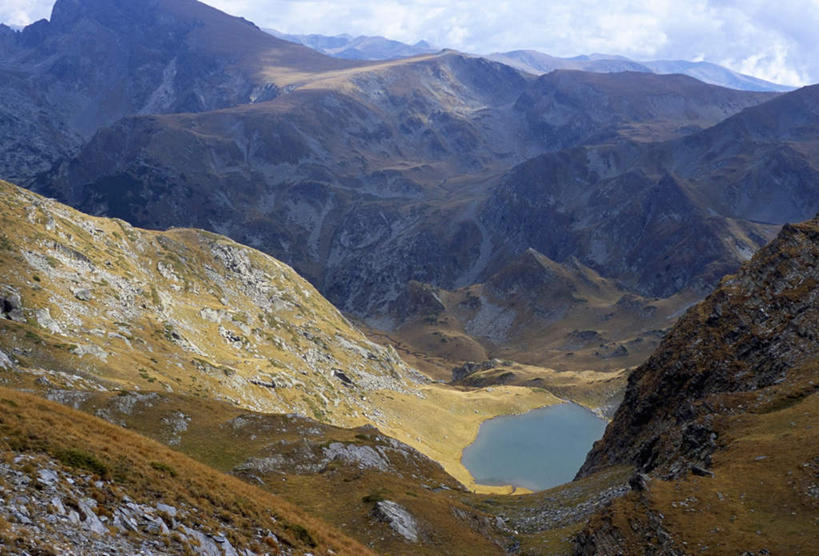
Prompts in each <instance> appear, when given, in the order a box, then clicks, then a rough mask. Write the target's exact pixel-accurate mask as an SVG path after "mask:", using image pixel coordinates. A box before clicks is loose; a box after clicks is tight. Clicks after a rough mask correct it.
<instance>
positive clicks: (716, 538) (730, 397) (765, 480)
mask: <svg viewBox="0 0 819 556" xmlns="http://www.w3.org/2000/svg"><path fill="white" fill-rule="evenodd" d="M817 260H819V220H817V219H814V220H812V221H809V222H806V223H804V224H798V225H788V226H785V227H784V228H783V230H782V232H781V233H780V234H779V236H778V237H777V239H776V240H775V241H774V242H772V243H771V244H769V245H767V246H766V247H764V248H763V249H762V250H760V251H759V252H758V253H757V254H756V255H755V256H754V257H753V258H752V259H751V261H749V262H748V263H747V264H745V265H744V266H743V267H742V268H741V269H740V270H739V272H737V274H735V275H732V276H728V277H726V278H725V279H724V280H723V281H722V282H721V284H720V287H719V288H718V289H717V290H716V291H715V292H714V293H712V294H711V295H710V296H708V298H707V299H706V300H705V301H703V302H702V303H700V304H698V305H696V306H695V307H693V308H692V309H690V310H689V311H688V312H687V313H686V314H685V316H683V317H682V318H681V319H680V321H679V322H678V323H677V324H676V325H675V326H674V328H673V329H672V330H671V332H670V333H669V334H668V335H667V336H666V338H665V339H664V340H663V343H662V344H661V346H660V347H659V348H658V350H657V351H656V352H655V353H654V355H652V356H651V358H649V360H648V361H647V362H646V363H645V364H643V365H641V366H640V367H639V368H638V369H637V370H636V371H635V372H633V373H632V374H631V376H630V377H629V384H628V387H627V389H626V395H625V399H624V401H623V404H622V405H621V406H620V408H619V409H618V410H617V413H616V414H615V416H614V418H613V420H612V422H611V424H610V425H609V427H608V429H607V430H606V433H605V436H604V437H603V439H602V440H601V441H599V442H598V443H596V444H595V447H594V448H593V449H592V451H591V452H590V453H589V455H588V457H587V459H586V463H585V464H584V466H583V468H582V469H581V470H580V472H579V473H578V476H580V477H585V476H589V475H590V474H592V473H594V472H595V471H598V470H601V469H605V468H607V467H609V466H613V465H620V464H630V465H634V466H635V467H636V469H637V471H638V472H641V473H644V474H645V475H638V476H636V477H635V478H634V479H633V480H632V488H633V489H634V491H633V492H632V493H631V494H630V495H629V496H627V497H625V498H623V499H621V500H618V501H617V502H615V503H614V505H612V506H611V508H607V509H604V510H601V512H599V514H598V515H597V516H596V517H594V518H593V519H592V520H591V522H590V524H589V526H588V527H587V528H586V530H585V531H584V532H583V533H582V534H581V536H580V537H579V544H578V553H582V554H614V553H622V552H625V553H630V552H632V551H633V550H635V549H636V547H638V546H642V545H644V544H645V543H647V542H650V543H653V544H655V545H656V546H658V547H660V548H661V549H662V550H663V552H665V553H669V554H678V553H679V554H682V553H687V552H688V551H690V550H692V549H695V550H698V551H699V550H703V549H704V547H705V546H709V547H711V549H715V550H718V551H724V550H728V549H734V550H736V549H738V548H741V549H742V550H748V551H751V552H760V551H763V550H764V551H766V552H770V553H774V554H776V553H788V554H798V553H805V554H806V553H808V552H809V551H811V550H812V548H813V547H812V544H811V543H812V542H813V540H814V539H813V537H814V535H813V532H812V531H813V530H812V526H813V524H814V523H813V518H812V517H811V516H815V515H816V511H817V502H816V496H815V492H814V491H815V488H816V485H815V480H816V472H817V467H816V466H817V460H816V452H815V446H816V445H817V440H819V439H818V438H817V432H816V427H815V424H816V418H817V413H816V411H817V402H818V401H819V398H817V386H816V377H817V372H819V366H817V363H819V348H817V346H819V343H817V334H819V330H817V322H819V273H818V272H817V269H819V266H817V264H816V263H817ZM715 533H719V534H718V535H717V534H715Z"/></svg>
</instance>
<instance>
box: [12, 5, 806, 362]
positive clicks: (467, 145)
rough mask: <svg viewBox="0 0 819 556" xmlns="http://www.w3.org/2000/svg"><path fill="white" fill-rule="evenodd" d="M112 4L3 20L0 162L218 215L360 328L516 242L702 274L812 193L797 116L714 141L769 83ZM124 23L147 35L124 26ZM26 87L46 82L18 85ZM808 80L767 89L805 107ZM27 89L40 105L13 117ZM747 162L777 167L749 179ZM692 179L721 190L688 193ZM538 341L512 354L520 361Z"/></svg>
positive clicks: (602, 269)
mask: <svg viewBox="0 0 819 556" xmlns="http://www.w3.org/2000/svg"><path fill="white" fill-rule="evenodd" d="M129 6H130V4H129ZM134 6H136V4H135V5H134ZM131 9H137V8H135V7H134V8H129V7H119V6H111V5H109V4H108V3H105V2H101V3H96V2H94V1H93V0H83V2H79V3H66V2H58V3H57V4H56V5H55V13H54V15H53V16H52V19H51V21H49V22H46V21H43V22H38V23H36V24H34V25H32V26H29V27H28V28H26V29H25V30H24V31H23V32H21V33H11V34H7V35H6V37H5V39H4V40H5V41H6V42H7V43H8V44H9V47H8V48H6V49H4V52H5V54H4V59H5V60H6V61H5V62H4V63H5V67H8V68H13V75H15V76H16V78H15V79H10V80H7V81H6V82H5V83H4V86H3V87H4V90H5V91H6V93H5V94H7V95H10V96H14V97H15V98H26V99H27V100H26V101H25V102H23V103H21V104H12V103H8V104H4V106H6V109H7V110H13V112H14V113H13V114H10V115H9V117H8V118H7V119H6V121H7V129H6V130H5V132H4V136H5V137H8V138H9V141H7V142H5V143H4V149H3V152H2V153H0V160H5V161H6V162H5V163H4V164H5V165H6V169H5V170H4V172H5V174H6V175H8V176H10V177H12V178H14V179H17V180H18V181H21V182H23V183H27V184H29V185H30V186H32V187H33V188H34V189H35V190H37V191H40V192H42V193H45V194H47V195H49V196H53V197H55V198H57V199H60V200H63V201H66V202H68V203H69V204H71V205H73V206H76V207H78V208H80V209H82V210H85V211H88V212H91V213H93V214H99V215H109V216H115V217H118V218H122V219H125V220H127V221H129V222H131V223H133V224H135V225H139V226H144V227H149V228H166V227H168V226H192V227H200V228H204V229H210V230H212V231H215V232H219V233H224V234H226V235H228V236H230V237H232V238H233V239H235V240H238V241H240V242H242V243H245V244H249V245H252V246H254V247H256V248H259V249H261V250H263V251H266V252H267V253H269V254H272V255H274V256H276V257H278V258H280V259H281V260H283V261H285V262H286V263H288V264H290V265H292V266H293V267H294V268H295V269H296V270H297V271H298V272H299V273H300V274H302V275H304V276H305V277H307V278H308V280H310V281H311V282H312V283H313V284H314V285H316V286H317V287H318V289H319V290H320V291H321V292H322V293H323V294H324V295H326V296H327V297H328V299H329V300H330V301H331V302H333V303H334V304H336V305H337V306H338V307H340V308H341V309H342V310H343V311H345V312H346V313H348V314H351V315H354V316H355V317H357V318H360V319H364V321H365V322H366V323H367V324H368V325H370V326H372V327H374V328H377V329H384V330H387V331H394V330H397V329H398V328H400V327H401V326H402V325H403V324H404V323H405V321H406V319H407V318H408V317H411V315H407V314H404V312H403V309H402V307H404V306H405V305H406V304H405V302H404V301H402V297H404V296H406V295H407V287H408V284H410V282H411V281H416V282H419V283H424V284H429V285H430V286H432V287H437V288H444V289H447V290H455V289H458V288H463V287H467V286H470V285H476V284H481V283H484V282H485V281H487V280H488V279H490V277H491V276H493V275H495V274H496V273H498V272H500V271H502V269H503V268H504V266H505V265H508V264H512V262H513V261H514V260H515V259H516V258H517V257H519V256H521V255H522V254H523V253H524V252H525V251H526V250H527V249H529V248H533V249H535V250H536V251H537V252H539V253H540V254H542V255H544V256H546V257H547V258H549V259H551V260H553V261H554V262H556V263H557V264H564V263H566V262H567V261H568V260H569V258H570V257H575V258H576V259H577V260H578V261H579V262H580V263H581V264H583V265H586V266H588V267H589V268H591V269H592V270H594V271H595V272H597V273H600V274H601V276H602V277H603V278H607V279H612V280H616V281H619V283H620V284H621V285H622V287H623V288H625V290H624V291H629V292H632V293H634V294H638V295H642V296H648V297H668V296H672V295H676V294H677V293H682V294H683V297H685V295H686V294H685V292H686V291H693V292H699V295H702V294H703V293H705V292H706V291H708V289H709V288H710V287H711V286H712V285H713V284H714V283H715V282H716V280H717V279H718V278H719V277H720V276H721V275H722V274H723V273H724V272H726V271H730V270H732V269H733V268H736V266H737V265H738V264H739V262H740V261H742V260H744V259H746V258H747V257H748V256H749V255H750V254H751V253H752V252H753V251H754V250H755V249H757V248H758V247H760V246H761V245H762V244H764V243H765V242H766V241H767V240H768V239H770V238H771V237H772V234H773V233H775V231H776V229H777V227H778V226H780V225H782V224H783V223H784V222H786V221H789V220H799V219H804V218H806V217H809V216H811V215H812V214H813V212H811V211H815V210H816V206H815V205H816V203H815V198H816V194H815V186H814V185H813V184H814V183H815V182H814V181H813V177H812V176H813V172H814V170H813V168H814V164H815V162H814V161H812V160H811V159H810V157H809V156H808V155H807V154H806V153H805V149H804V148H802V149H801V150H800V148H799V145H807V144H809V141H810V139H809V137H805V138H804V141H807V143H803V142H802V141H803V138H801V137H794V140H793V141H789V142H787V143H785V140H784V137H785V136H786V135H788V134H791V133H792V130H790V129H786V128H784V127H780V128H776V129H769V130H767V131H766V134H767V135H766V136H764V137H763V136H757V135H756V134H753V133H749V134H747V140H748V141H750V142H754V143H755V144H756V143H759V145H757V146H755V147H754V148H759V149H761V151H760V154H762V156H761V157H760V158H758V159H757V158H753V159H748V158H744V157H742V156H733V155H732V153H731V152H730V149H726V148H723V147H721V145H722V144H723V143H730V142H734V137H735V135H734V134H735V133H736V132H737V130H736V129H735V128H736V126H737V125H738V124H736V123H731V122H736V121H737V120H731V119H728V120H726V119H727V118H730V117H731V116H736V118H743V121H744V122H746V123H745V124H742V125H745V126H746V127H749V128H750V129H753V128H754V126H755V125H757V124H756V123H755V122H757V120H760V124H759V125H764V119H765V106H768V104H769V103H770V102H771V101H772V100H774V97H775V96H776V95H775V94H773V93H759V92H743V91H737V90H732V89H725V88H720V87H716V86H712V85H706V84H703V83H702V82H700V81H697V80H695V79H692V78H689V77H686V76H681V75H669V76H659V75H654V74H650V73H641V72H625V73H607V74H602V73H590V72H580V71H569V70H561V71H556V72H552V73H550V74H546V75H543V76H540V77H533V76H531V75H529V74H526V73H522V72H519V71H517V70H515V69H513V68H511V67H509V66H506V65H502V64H499V63H497V62H491V61H488V60H486V59H483V58H479V57H472V56H468V55H463V54H459V53H456V52H452V51H444V52H441V53H437V54H428V55H424V56H420V57H415V58H409V59H401V60H393V61H382V62H362V61H351V60H339V59H334V58H330V57H326V56H323V55H321V54H319V53H317V52H315V51H313V50H310V49H308V48H306V47H303V46H300V45H295V44H293V43H290V42H286V41H282V40H279V39H276V38H274V37H272V36H270V35H269V34H267V33H265V32H263V31H261V30H260V29H258V28H256V27H255V26H254V25H252V24H251V23H249V22H247V21H244V20H241V19H237V18H233V17H230V16H226V15H224V14H220V13H219V12H217V11H216V10H213V9H212V8H209V7H207V6H204V5H202V4H198V3H196V2H193V1H192V0H191V1H187V0H186V1H184V2H172V3H168V4H167V5H166V4H165V3H163V2H150V3H148V4H147V7H146V9H144V10H140V14H139V17H138V18H137V17H136V16H134V17H131V14H130V12H129V11H128V10H131ZM89 26H90V28H93V29H94V30H95V31H96V32H98V33H100V34H101V36H107V35H106V34H112V35H111V36H116V37H118V39H117V42H116V45H113V44H112V46H111V48H113V49H114V50H113V52H116V51H117V49H119V50H121V51H123V52H125V51H131V50H132V51H133V52H134V53H135V54H134V55H132V56H130V58H129V60H130V62H129V64H131V65H132V66H134V67H139V68H141V69H140V72H139V73H138V75H139V76H140V79H141V82H140V83H136V82H134V81H133V79H134V77H133V75H135V74H133V73H129V72H128V71H127V68H126V67H124V66H121V65H119V63H118V62H117V60H119V59H121V58H120V57H118V56H109V55H108V52H109V51H111V49H102V48H100V49H99V50H98V51H95V50H91V53H90V54H89V51H88V49H87V48H86V45H85V44H84V43H83V42H82V40H80V39H79V37H82V36H86V35H82V34H79V32H78V29H80V28H82V29H85V28H86V27H89ZM137 29H139V31H138V32H137ZM145 33H148V34H149V35H151V34H155V35H156V36H157V37H160V36H161V37H163V40H161V41H160V40H157V41H150V45H151V46H150V49H146V48H144V47H143V46H142V45H143V44H144V41H142V37H143V36H144V34H145ZM151 36H153V35H151ZM203 36H209V37H219V36H231V37H235V38H234V39H233V40H231V41H224V42H222V41H208V42H207V43H204V42H201V39H200V37H203ZM216 43H218V44H219V47H218V48H217V47H215V46H213V45H214V44H216ZM55 45H59V55H58V56H56V57H55V56H53V55H50V54H49V53H50V52H52V51H53V50H54V48H56V46H55ZM103 50H105V52H106V56H107V58H106V59H103V58H102V56H103V54H102V52H103ZM95 52H99V56H100V57H99V58H98V59H97V60H95V63H91V64H89V63H88V58H89V56H91V57H93V56H96V55H97V54H95ZM111 60H113V63H112V62H111ZM43 61H46V62H43ZM63 67H73V68H75V70H72V71H71V72H70V73H65V72H64V71H63V69H62V68H63ZM83 68H85V69H83ZM182 68H184V71H183V69H182ZM11 71H12V70H11V69H9V72H11ZM83 71H86V72H88V73H87V76H85V74H83V73H82V72H83ZM21 76H25V77H21ZM72 80H73V81H76V82H77V83H79V84H81V86H80V87H79V88H76V87H75V88H73V89H72V86H71V85H70V83H71V82H72ZM95 80H96V81H95ZM89 83H93V85H89ZM32 88H33V89H35V90H37V91H53V92H49V93H48V94H45V92H43V95H44V96H43V97H42V98H39V97H37V96H33V97H32V96H27V92H28V91H29V90H31V89H32ZM75 89H76V90H75ZM117 90H119V91H125V92H126V93H125V94H124V95H122V94H118V93H117V94H115V91H117ZM65 91H71V92H70V95H69V96H70V99H68V97H66V96H65V95H66V94H69V93H66V92H65ZM811 91H812V90H811V89H806V90H803V91H797V92H794V93H790V94H789V95H787V96H785V97H782V99H776V101H777V102H779V101H780V100H781V102H782V103H783V106H784V105H785V104H787V105H788V106H789V110H791V111H793V115H792V118H794V119H799V118H801V117H803V114H802V112H804V117H807V118H810V115H811V114H812V110H814V108H813V106H814V105H813V104H812V103H813V102H815V99H814V98H813V96H814V95H813V93H812V92H811ZM101 92H104V93H105V96H106V98H115V99H119V100H118V101H117V103H116V105H111V106H110V110H108V108H106V109H102V110H97V109H96V107H97V106H99V98H100V97H99V95H100V94H101ZM791 95H795V96H791ZM784 99H793V100H791V101H788V100H784ZM799 99H801V100H799ZM108 102H109V104H110V101H108ZM32 103H33V104H32ZM757 105H759V106H758V108H754V107H757ZM12 106H13V107H14V108H13V109H12V108H11V107H12ZM106 106H107V105H106ZM35 110H40V111H45V113H47V114H49V116H48V117H43V118H40V119H35V118H22V117H21V113H33V112H34V111H35ZM743 110H744V112H743ZM146 112H148V113H146ZM85 113H90V114H93V117H91V116H88V117H83V116H82V114H85ZM740 113H741V114H740ZM117 118H119V119H117ZM113 120H115V121H113ZM723 120H726V121H725V122H723ZM55 122H58V123H55ZM717 124H719V125H717ZM55 125H58V126H59V129H58V130H55V129H54V126H55ZM712 126H715V127H712ZM808 128H810V126H808ZM741 133H744V132H741ZM55 137H57V138H58V139H60V138H63V137H64V138H65V140H54V138H55ZM674 141H676V143H675V142H674ZM22 142H25V145H26V148H22V146H21V143H22ZM702 144H712V145H713V146H714V150H713V151H705V150H703V148H701V147H700V145H702ZM766 144H771V145H772V147H771V148H773V149H775V150H776V152H773V151H771V152H768V150H765V149H767V148H768V147H766V146H765V145H766ZM785 144H787V145H789V146H788V147H784V145H785ZM31 145H43V148H42V149H38V150H35V151H32V150H31ZM763 151H764V154H763ZM669 152H673V153H674V154H673V156H670V155H668V154H666V153H669ZM743 152H745V151H744V149H743ZM544 153H545V154H544ZM682 153H686V154H685V155H684V157H685V160H683V159H682V158H681V157H683V154H682ZM706 157H707V159H708V162H707V163H705V162H704V160H705V158H706ZM713 157H717V159H718V161H714V160H711V158H713ZM751 160H753V164H750V161H751ZM763 161H764V162H763ZM797 168H798V171H795V172H794V171H793V170H794V169H797ZM692 169H693V170H694V173H692V171H691V170H692ZM40 170H43V171H42V172H41V171H40ZM782 171H784V172H785V175H783V176H781V177H779V176H778V175H777V173H778V172H780V173H781V172H782ZM726 172H731V176H732V178H731V179H730V180H725V179H723V177H724V175H725V173H726ZM569 176H570V177H569ZM532 177H534V179H531V178H532ZM566 178H568V179H566ZM768 179H771V180H776V179H783V180H785V182H784V186H783V187H782V188H780V189H776V190H773V189H771V188H765V187H764V185H761V184H762V182H764V181H765V180H768ZM711 183H716V184H718V188H717V190H720V191H723V192H722V193H716V192H710V193H708V194H707V195H704V194H703V193H702V191H703V190H704V189H705V188H706V184H711ZM754 183H757V184H759V185H754ZM737 188H739V189H737ZM740 189H741V191H740ZM715 191H716V190H715ZM191 199H196V202H195V203H192V202H191ZM612 202H613V203H614V204H615V205H617V206H618V208H617V209H616V210H612V209H611V208H610V207H609V205H610V203H612ZM595 207H599V208H595ZM763 207H764V208H763ZM596 210H598V211H602V212H598V213H597V214H598V216H596V217H595V218H591V216H590V215H591V214H594V213H595V211H596ZM581 212H582V213H583V214H584V216H582V217H581V216H580V213H581ZM637 212H641V213H644V214H646V215H649V216H648V220H646V221H644V222H639V221H638V220H636V219H635V218H634V217H633V215H634V214H636V213H637ZM584 220H585V221H587V222H594V227H593V228H592V227H588V226H587V225H586V224H584ZM546 222H550V223H551V224H549V225H545V226H544V223H546ZM671 222H677V224H676V225H672V224H670V223H671ZM510 223H514V230H513V231H512V230H510V229H509V226H510ZM681 229H685V230H686V234H687V236H684V237H681V238H677V239H675V240H674V241H675V243H670V242H669V238H670V237H671V236H674V237H675V238H676V236H677V234H678V231H679V230H681ZM655 246H656V247H655ZM671 253H674V254H675V256H671ZM540 279H541V280H542V279H543V277H541V278H540ZM485 301H486V303H483V301H481V303H483V306H484V307H485V309H484V310H483V311H477V312H476V313H475V314H476V315H479V320H480V321H481V322H484V321H486V319H489V321H498V319H500V320H499V321H498V322H497V323H493V322H489V323H488V324H478V323H472V324H470V323H469V322H465V323H463V324H464V326H465V330H467V331H469V330H472V331H474V334H471V333H468V334H467V336H470V337H473V336H474V341H476V342H477V343H478V344H483V345H488V344H487V342H490V343H492V344H495V345H498V344H499V345H500V347H501V348H503V347H505V346H504V344H505V343H507V342H506V340H507V338H505V337H503V334H501V335H500V336H499V335H498V334H497V333H492V332H491V330H492V329H497V328H498V327H500V328H503V326H502V324H501V323H502V322H503V321H504V320H509V318H510V315H513V313H514V311H512V312H510V311H507V310H506V309H504V308H503V307H501V309H500V313H499V312H498V311H497V310H495V309H494V307H495V305H494V304H493V302H491V301H489V300H488V299H486V300H485ZM616 301H617V300H616V299H613V300H611V302H612V303H614V302H616ZM672 312H673V311H672ZM504 315H505V316H504ZM511 318H512V319H513V320H514V316H511ZM591 329H594V327H591ZM435 332H439V331H438V330H430V331H429V334H427V337H429V335H430V334H434V333H435ZM639 336H640V333H639V331H635V334H628V335H627V339H628V340H631V339H634V338H636V337H639ZM470 341H472V340H470ZM617 347H619V346H615V349H617ZM493 351H494V348H493V347H492V346H489V349H488V353H489V354H490V355H492V353H493ZM539 355H540V356H538V354H535V356H534V357H532V358H529V359H527V361H526V362H529V363H536V364H543V362H544V357H543V352H541V353H540V354H539Z"/></svg>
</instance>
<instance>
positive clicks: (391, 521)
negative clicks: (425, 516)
mask: <svg viewBox="0 0 819 556" xmlns="http://www.w3.org/2000/svg"><path fill="white" fill-rule="evenodd" d="M373 515H375V517H376V518H377V519H379V520H381V521H383V522H385V523H387V524H388V525H389V526H390V527H391V528H392V530H393V531H395V532H396V533H397V534H398V535H400V536H401V537H403V538H404V539H406V540H408V541H410V542H418V524H417V523H416V521H415V518H413V517H412V515H411V514H410V513H409V512H408V511H407V510H406V508H404V507H403V506H400V505H399V504H397V503H395V502H393V501H391V500H382V501H380V502H376V504H375V509H374V510H373Z"/></svg>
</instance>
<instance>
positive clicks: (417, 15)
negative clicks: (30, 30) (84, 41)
mask: <svg viewBox="0 0 819 556" xmlns="http://www.w3.org/2000/svg"><path fill="white" fill-rule="evenodd" d="M119 1H127V0H119ZM52 3H53V0H4V1H3V3H2V4H3V5H2V6H0V20H2V21H5V22H8V23H14V24H22V23H27V22H30V21H33V20H34V19H37V18H40V17H48V14H49V13H50V7H51V4H52ZM207 3H209V4H211V5H213V6H215V7H217V8H219V9H222V10H224V11H227V12H229V13H231V14H234V15H241V16H244V17H246V18H247V19H250V20H252V21H254V22H255V23H257V24H258V25H259V26H261V27H269V28H275V29H277V30H279V31H283V32H287V33H320V34H327V35H334V34H340V33H350V34H353V35H359V34H362V35H382V36H386V37H389V38H392V39H396V40H400V41H404V42H409V43H414V42H416V41H418V40H421V39H424V40H428V41H429V42H431V43H433V44H435V45H437V46H440V47H448V48H455V49H458V50H462V51H465V52H473V53H482V54H486V53H490V52H499V51H508V50H516V49H534V50H540V51H543V52H546V53H548V54H552V55H555V56H574V55H577V54H584V53H595V52H598V53H599V52H602V53H607V54H620V55H623V56H628V57H630V58H634V59H636V60H650V59H652V60H653V59H682V60H695V61H698V60H707V61H709V62H714V63H717V64H721V65H724V66H726V67H729V68H731V69H733V70H736V71H740V72H742V73H747V74H750V75H754V76H757V77H761V78H763V79H768V80H770V81H774V82H778V83H784V84H788V85H805V84H808V83H816V82H819V40H817V29H819V0H778V1H777V2H770V1H769V0H688V1H685V2H680V1H679V0H621V1H617V2H605V1H603V2H601V1H599V0H490V1H486V0H473V1H465V0H449V1H444V0H209V1H208V2H207Z"/></svg>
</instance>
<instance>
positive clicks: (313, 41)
mask: <svg viewBox="0 0 819 556" xmlns="http://www.w3.org/2000/svg"><path fill="white" fill-rule="evenodd" d="M264 30H265V31H266V32H268V33H270V34H271V35H273V36H274V37H278V38H280V39H284V40H286V41H290V42H295V43H299V44H303V45H304V46H309V47H310V48H312V49H313V50H318V51H319V52H321V53H322V54H326V55H328V56H332V57H334V58H345V59H348V60H394V59H396V58H408V57H410V56H419V55H421V54H431V53H433V52H436V51H437V50H439V49H437V48H435V47H433V46H432V45H431V44H429V43H428V42H427V41H423V40H422V41H418V42H417V43H415V44H406V43H403V42H400V41H394V40H391V39H387V38H385V37H377V36H375V37H368V36H363V35H360V36H357V37H354V36H352V35H348V34H342V35H333V36H328V35H317V34H310V35H292V34H288V33H281V32H279V31H276V30H275V29H264Z"/></svg>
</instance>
